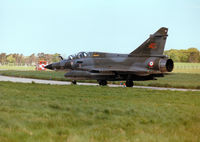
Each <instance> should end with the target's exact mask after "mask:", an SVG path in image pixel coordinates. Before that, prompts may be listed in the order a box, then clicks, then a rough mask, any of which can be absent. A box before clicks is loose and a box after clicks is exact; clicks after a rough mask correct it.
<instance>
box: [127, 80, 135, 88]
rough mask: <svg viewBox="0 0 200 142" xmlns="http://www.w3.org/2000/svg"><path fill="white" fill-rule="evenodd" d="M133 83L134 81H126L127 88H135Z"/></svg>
mask: <svg viewBox="0 0 200 142" xmlns="http://www.w3.org/2000/svg"><path fill="white" fill-rule="evenodd" d="M133 85H134V84H133V81H132V80H127V81H126V87H133Z"/></svg>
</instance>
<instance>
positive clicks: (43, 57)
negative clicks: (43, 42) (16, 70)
mask: <svg viewBox="0 0 200 142" xmlns="http://www.w3.org/2000/svg"><path fill="white" fill-rule="evenodd" d="M59 56H60V54H58V53H55V54H45V53H38V54H37V55H36V54H31V55H30V56H24V55H23V54H16V53H14V54H6V53H1V54H0V65H5V64H13V65H21V66H23V65H36V64H37V63H38V61H47V62H48V63H52V62H58V61H59V60H60V59H59Z"/></svg>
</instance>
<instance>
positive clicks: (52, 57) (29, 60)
mask: <svg viewBox="0 0 200 142" xmlns="http://www.w3.org/2000/svg"><path fill="white" fill-rule="evenodd" d="M164 54H165V55H167V56H169V57H170V58H171V59H172V60H173V61H174V62H191V63H200V51H199V50H198V49H197V48H189V49H180V50H178V49H170V50H166V51H165V52H164ZM59 56H60V54H58V53H55V54H45V53H38V54H31V55H30V56H24V55H23V54H16V53H14V54H6V53H1V54H0V65H4V64H14V65H36V64H37V63H38V61H47V62H48V63H52V62H58V61H59V60H60V58H59Z"/></svg>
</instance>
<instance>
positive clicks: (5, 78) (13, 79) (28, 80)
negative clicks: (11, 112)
mask: <svg viewBox="0 0 200 142" xmlns="http://www.w3.org/2000/svg"><path fill="white" fill-rule="evenodd" d="M0 81H10V82H21V83H33V82H34V83H39V84H52V85H70V84H71V82H67V81H55V80H42V79H32V78H19V77H11V76H2V75H0ZM77 85H93V86H98V84H97V83H80V82H78V83H77ZM108 86H109V87H123V85H116V84H109V85H108ZM133 88H144V89H152V90H171V91H200V89H181V88H164V87H150V86H134V87H133Z"/></svg>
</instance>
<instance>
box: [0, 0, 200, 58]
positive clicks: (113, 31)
mask: <svg viewBox="0 0 200 142" xmlns="http://www.w3.org/2000/svg"><path fill="white" fill-rule="evenodd" d="M160 27H168V28H169V32H168V34H169V37H168V39H167V44H166V47H165V49H172V48H173V49H187V48H190V47H196V48H198V49H199V50H200V0H0V53H1V52H6V53H23V54H25V55H30V54H32V53H39V52H45V53H61V54H62V55H70V54H74V53H76V52H79V51H101V52H117V53H130V52H131V51H133V50H134V49H135V48H137V47H138V46H139V45H140V44H141V43H142V42H143V41H145V40H146V39H147V38H148V36H149V35H150V34H152V33H154V32H155V31H156V30H158V29H159V28H160Z"/></svg>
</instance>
